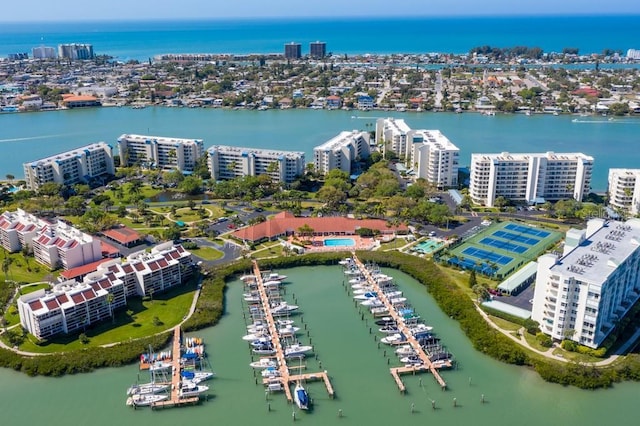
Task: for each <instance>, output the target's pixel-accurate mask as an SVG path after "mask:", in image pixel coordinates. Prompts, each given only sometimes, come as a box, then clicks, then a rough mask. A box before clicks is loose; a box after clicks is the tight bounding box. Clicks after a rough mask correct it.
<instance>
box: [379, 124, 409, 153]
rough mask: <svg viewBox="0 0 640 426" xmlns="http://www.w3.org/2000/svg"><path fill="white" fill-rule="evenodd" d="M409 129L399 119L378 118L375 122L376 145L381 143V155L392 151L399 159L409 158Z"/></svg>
mask: <svg viewBox="0 0 640 426" xmlns="http://www.w3.org/2000/svg"><path fill="white" fill-rule="evenodd" d="M410 131H411V128H410V127H409V126H408V125H407V123H405V122H404V120H401V119H395V118H391V117H390V118H379V119H377V120H376V143H381V144H382V146H383V148H382V149H383V151H382V152H383V153H386V152H387V151H393V152H394V153H396V155H398V157H400V158H404V159H408V158H410V157H411V142H410V141H409V135H408V134H409V132H410Z"/></svg>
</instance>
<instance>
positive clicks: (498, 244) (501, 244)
mask: <svg viewBox="0 0 640 426" xmlns="http://www.w3.org/2000/svg"><path fill="white" fill-rule="evenodd" d="M480 244H484V245H485V246H490V247H495V248H498V249H500V250H507V251H512V252H514V253H518V254H522V253H524V252H525V251H527V250H528V248H527V247H525V246H519V245H517V244H513V243H510V242H508V241H500V240H496V239H493V238H489V237H485V238H483V239H481V240H480Z"/></svg>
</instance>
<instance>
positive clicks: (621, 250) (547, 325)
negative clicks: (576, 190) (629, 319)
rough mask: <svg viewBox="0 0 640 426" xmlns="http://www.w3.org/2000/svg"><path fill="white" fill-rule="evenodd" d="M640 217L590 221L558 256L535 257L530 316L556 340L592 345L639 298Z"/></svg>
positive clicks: (570, 236)
mask: <svg viewBox="0 0 640 426" xmlns="http://www.w3.org/2000/svg"><path fill="white" fill-rule="evenodd" d="M639 236H640V220H638V219H630V220H628V221H626V222H615V221H611V222H607V221H605V220H603V219H592V220H590V221H589V222H588V223H587V229H583V230H578V229H570V230H569V231H567V235H566V239H565V247H564V252H563V254H562V256H560V257H557V256H556V255H553V254H546V255H544V256H541V257H540V258H538V270H537V275H536V285H535V292H534V296H533V308H532V314H531V318H532V319H533V320H535V321H537V322H538V323H539V324H540V330H541V331H542V332H543V333H545V334H547V335H549V336H551V337H552V338H553V339H555V340H563V339H570V340H573V341H575V342H578V343H580V344H582V345H585V346H588V347H591V348H597V347H598V346H600V345H601V344H602V342H603V341H604V339H605V338H606V337H607V336H608V335H609V334H610V333H611V332H612V331H613V330H614V328H615V326H616V324H617V323H618V321H619V320H620V319H621V318H622V317H624V315H625V314H626V313H627V312H628V311H629V309H630V308H631V307H632V306H634V305H635V303H636V302H637V301H638V299H639V298H640V237H639Z"/></svg>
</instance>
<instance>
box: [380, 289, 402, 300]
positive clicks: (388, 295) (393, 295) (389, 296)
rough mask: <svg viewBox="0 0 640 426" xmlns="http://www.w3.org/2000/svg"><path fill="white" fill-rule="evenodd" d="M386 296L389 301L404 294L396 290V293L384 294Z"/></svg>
mask: <svg viewBox="0 0 640 426" xmlns="http://www.w3.org/2000/svg"><path fill="white" fill-rule="evenodd" d="M384 295H385V296H386V297H387V298H388V299H393V298H396V297H400V296H402V292H401V291H400V290H394V291H389V292H386V291H385V292H384Z"/></svg>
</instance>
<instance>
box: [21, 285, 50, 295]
mask: <svg viewBox="0 0 640 426" xmlns="http://www.w3.org/2000/svg"><path fill="white" fill-rule="evenodd" d="M43 288H51V286H50V285H49V284H48V283H41V284H33V285H30V286H25V287H22V288H21V289H20V293H22V294H29V293H33V292H34V291H38V290H40V289H43Z"/></svg>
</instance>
